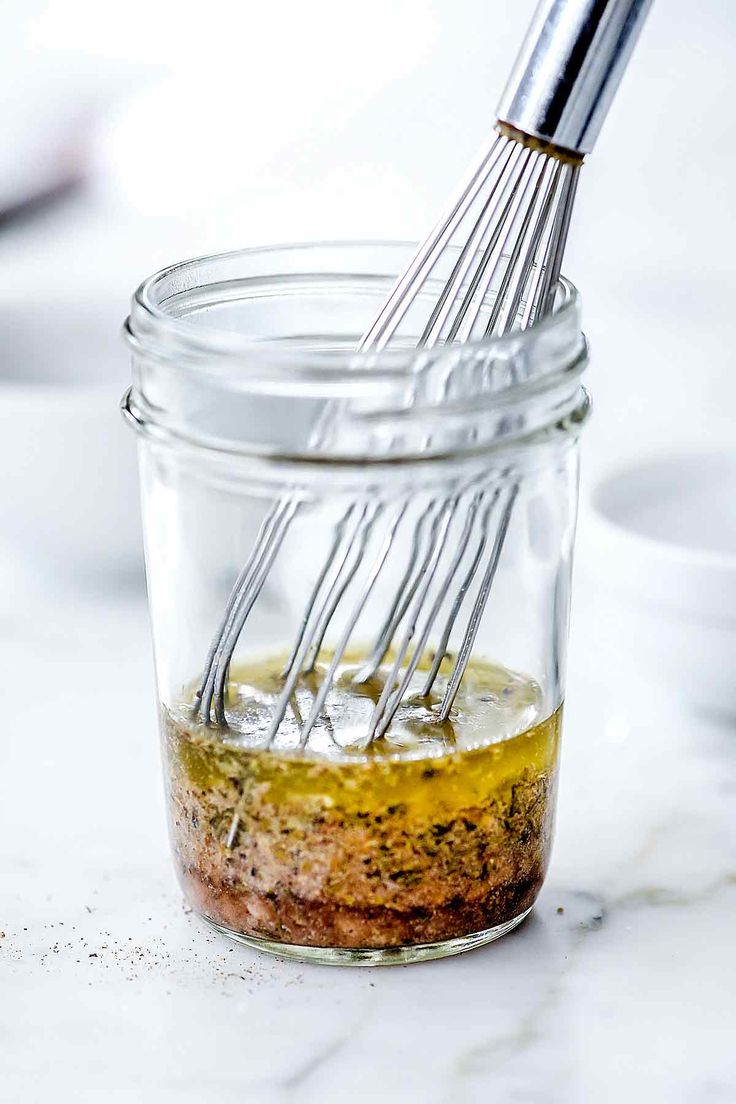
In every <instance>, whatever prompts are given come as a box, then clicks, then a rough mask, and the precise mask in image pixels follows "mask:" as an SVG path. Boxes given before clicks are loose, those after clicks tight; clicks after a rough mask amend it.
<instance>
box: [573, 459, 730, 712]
mask: <svg viewBox="0 0 736 1104" xmlns="http://www.w3.org/2000/svg"><path fill="white" fill-rule="evenodd" d="M581 537H582V541H581V545H582V548H581V551H582V557H581V558H582V564H581V567H582V570H583V572H584V573H585V574H586V575H587V576H588V577H589V578H591V579H593V580H594V582H595V590H594V603H595V618H594V624H595V629H594V631H595V633H596V634H597V637H596V643H597V646H599V647H600V648H601V651H602V653H605V652H607V653H608V656H609V659H611V660H612V662H614V664H615V666H616V667H617V668H619V669H620V670H621V671H623V672H628V673H629V674H630V675H631V676H633V677H636V678H637V679H638V680H639V681H642V680H643V681H646V682H650V683H653V684H657V683H658V684H662V683H664V684H666V685H667V686H668V687H669V688H670V691H674V692H675V693H677V694H679V695H682V697H683V698H685V699H688V700H690V701H692V702H694V703H697V704H698V705H699V706H705V707H707V708H711V709H714V710H719V711H723V710H726V711H728V712H736V454H733V453H730V454H712V453H698V452H693V453H691V454H685V455H679V456H671V457H663V458H659V459H652V460H647V461H641V462H638V463H637V464H636V465H634V466H632V467H629V468H627V469H626V470H623V471H620V472H617V473H615V474H613V475H610V476H608V477H606V478H604V479H603V480H602V481H601V482H600V483H599V484H598V485H597V486H596V487H595V489H594V491H593V493H592V495H591V498H590V502H589V503H588V505H587V511H586V513H585V514H584V517H583V524H582V526H581Z"/></svg>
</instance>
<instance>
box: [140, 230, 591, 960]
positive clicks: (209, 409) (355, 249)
mask: <svg viewBox="0 0 736 1104" xmlns="http://www.w3.org/2000/svg"><path fill="white" fill-rule="evenodd" d="M407 252H408V247H404V246H401V245H384V246H377V245H339V246H337V245H315V246H308V247H293V248H281V249H274V250H261V251H246V252H242V253H239V254H230V255H226V256H222V257H214V258H207V259H204V260H201V261H192V262H187V263H185V264H183V265H179V266H176V267H175V268H172V269H170V270H167V271H165V272H163V273H161V274H159V275H158V276H156V277H153V278H152V279H151V280H150V281H148V282H147V283H146V284H144V285H143V286H142V288H141V289H140V290H139V292H138V293H137V296H136V299H135V300H134V304H133V309H132V312H131V316H130V318H129V320H128V335H129V339H130V342H131V344H132V347H133V365H134V384H133V387H132V388H131V390H130V392H129V393H128V395H127V396H126V399H125V404H124V406H125V410H126V412H127V414H128V417H129V418H130V420H131V421H132V422H133V423H134V424H135V425H136V427H137V428H138V430H139V441H140V468H141V480H142V491H143V509H144V528H145V535H146V560H147V573H148V587H149V595H150V606H151V615H152V621H153V634H154V648H155V658H156V670H157V681H158V690H159V698H160V709H161V714H160V715H161V729H162V735H163V741H164V752H165V770H166V774H167V792H168V799H169V816H170V828H171V835H172V843H173V849H174V855H175V861H176V864H177V868H178V873H179V877H180V880H181V884H182V887H183V889H184V892H185V894H186V896H187V898H188V900H189V901H190V903H191V904H192V906H193V907H194V908H195V909H196V910H197V911H198V912H199V913H200V914H201V915H203V916H204V917H205V918H206V919H207V920H208V921H209V922H210V923H212V924H214V925H215V926H216V927H218V928H219V929H220V930H222V931H225V932H227V933H228V934H230V935H234V936H236V937H238V938H241V939H244V940H246V941H252V942H255V943H256V944H257V945H258V946H261V947H263V948H264V949H270V950H276V951H277V952H278V953H281V954H294V955H297V956H299V957H303V958H313V959H316V960H319V961H366V962H388V961H409V960H412V959H416V958H422V957H433V956H437V955H441V954H448V953H454V952H456V951H458V950H462V949H464V948H466V947H469V946H474V945H477V944H478V943H481V942H486V941H488V940H490V939H492V938H495V937H497V936H498V935H500V934H503V932H505V931H507V930H509V929H510V928H511V927H513V926H514V925H515V924H516V923H518V922H519V921H520V920H521V919H522V918H523V917H524V916H525V915H526V914H527V912H528V911H529V909H530V908H531V906H532V904H533V902H534V899H535V897H536V895H537V893H538V891H539V888H540V886H541V884H542V881H543V878H544V875H545V871H546V867H547V863H548V859H549V850H550V843H551V835H552V825H553V818H554V803H555V789H556V774H557V762H558V750H559V735H560V718H561V710H562V703H563V699H564V654H565V641H566V634H567V612H568V594H569V581H570V561H571V552H572V542H573V533H574V522H575V509H576V500H577V439H578V432H579V428H580V425H581V424H582V421H583V420H584V417H585V413H586V410H587V401H586V397H585V393H584V392H583V390H582V387H581V384H580V376H581V372H582V370H583V367H584V364H585V343H584V340H583V339H582V336H581V334H580V330H579V310H578V304H577V299H576V295H575V293H574V291H573V289H572V288H571V287H570V286H569V285H567V284H565V283H563V284H562V285H561V287H560V290H559V293H558V302H557V306H556V309H555V312H554V313H553V314H552V315H551V316H550V317H549V318H548V319H546V320H544V321H543V322H542V323H540V324H539V325H538V326H534V327H532V328H531V329H530V330H528V331H526V332H524V333H519V334H513V335H511V336H510V337H507V338H503V339H497V340H494V341H485V342H477V343H474V344H473V345H468V346H457V347H454V346H452V347H447V348H444V349H438V350H434V351H432V352H431V353H430V352H426V351H417V350H416V348H415V347H414V345H415V343H416V342H415V340H414V341H412V339H413V338H414V339H415V335H414V334H413V332H412V318H411V316H409V317H407V319H406V320H405V323H404V328H403V331H402V333H401V334H400V335H399V340H398V342H397V343H396V346H395V347H392V348H391V349H389V350H385V351H383V352H381V353H378V354H356V353H355V352H354V350H355V348H356V346H357V344H358V340H359V337H360V333H361V331H362V330H363V328H364V327H365V325H366V324H367V323H368V322H369V321H370V318H371V316H372V315H373V314H374V313H375V311H376V309H377V307H378V306H380V303H381V301H382V300H383V298H384V297H385V295H386V293H387V291H388V290H389V289H390V286H391V283H392V279H393V278H394V277H395V275H396V273H397V272H399V271H400V270H401V267H402V264H403V262H404V261H405V259H406V256H407ZM432 293H433V289H432V287H428V288H427V291H426V294H427V295H429V296H431V295H432ZM490 294H491V295H492V290H491V293H490ZM325 565H326V566H327V570H326V572H325ZM238 578H240V582H241V583H243V582H245V583H246V584H248V585H247V586H246V588H245V589H246V597H245V598H243V597H242V593H243V591H242V588H241V591H240V595H241V596H240V597H239V598H238V600H237V601H234V600H233V599H232V598H231V594H232V590H233V586H234V584H235V582H236V580H238ZM228 616H229V622H228ZM223 619H224V620H223ZM305 620H306V621H307V622H308V624H309V627H310V631H311V632H312V640H313V642H314V646H313V647H312V648H311V649H308V648H306V644H307V643H308V641H307V640H306V637H305V646H304V647H305V649H306V650H304V649H303V651H304V655H303V656H301V657H300V667H301V669H302V670H303V671H304V672H305V673H303V674H302V675H301V677H299V678H298V679H297V680H296V681H293V680H292V684H291V685H290V684H289V679H288V676H285V674H284V672H285V671H288V670H289V662H290V650H292V649H293V648H294V647H295V646H296V645H297V644H298V641H299V633H300V628H301V627H302V626H303V625H304V623H305ZM223 623H224V624H225V626H226V630H227V631H226V633H225V636H227V635H228V633H229V639H230V641H231V643H232V644H233V645H234V650H233V654H232V656H230V655H229V654H228V655H227V657H224V654H220V655H219V668H218V671H219V674H218V677H217V678H215V677H214V676H213V679H212V680H211V682H210V684H209V686H208V685H207V679H206V678H205V675H206V672H207V671H208V670H214V669H215V667H216V666H217V653H216V649H215V653H216V660H215V662H214V666H213V661H212V654H213V652H212V650H211V646H212V642H213V641H214V640H215V639H216V637H217V630H218V626H221V625H222V624H223ZM317 645H318V647H317ZM302 660H303V662H302ZM338 660H339V662H338ZM208 664H209V666H208ZM291 669H292V670H294V669H295V668H294V667H293V665H292V668H291ZM460 674H462V678H460V677H459V676H460ZM218 680H219V685H220V686H221V688H222V696H221V698H220V699H218V696H217V686H218ZM325 680H328V683H329V690H328V691H327V692H321V688H322V686H323V684H324V683H325ZM203 684H204V696H202V694H201V691H202V687H203ZM455 684H457V692H456V695H455V696H453V693H454V689H455ZM399 685H400V686H401V688H402V694H401V703H400V704H399V705H398V708H397V709H396V711H395V713H394V714H393V716H392V718H391V720H390V723H385V724H383V725H382V723H381V718H382V716H387V714H386V708H387V704H388V705H390V704H391V702H392V701H393V693H394V691H395V688H396V687H397V686H399ZM213 686H214V694H213ZM285 686H286V689H285ZM325 690H327V688H326V687H325ZM198 695H199V696H198ZM450 699H451V701H450ZM280 703H281V705H280ZM448 703H449V704H448ZM448 710H449V712H448ZM382 711H383V712H382ZM445 713H447V716H446V718H445ZM310 718H311V724H310V723H308V722H309V720H310ZM377 718H378V720H377ZM307 729H308V736H307V737H306V738H305V732H306V731H307ZM371 734H372V735H373V738H372V739H369V736H370V735H371Z"/></svg>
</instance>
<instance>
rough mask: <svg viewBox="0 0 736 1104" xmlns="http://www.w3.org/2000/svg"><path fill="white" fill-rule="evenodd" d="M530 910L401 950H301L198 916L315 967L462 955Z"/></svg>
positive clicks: (248, 942)
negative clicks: (457, 934)
mask: <svg viewBox="0 0 736 1104" xmlns="http://www.w3.org/2000/svg"><path fill="white" fill-rule="evenodd" d="M531 911H532V910H531V907H530V908H528V909H525V910H524V912H520V913H519V915H518V916H515V917H514V918H513V919H512V920H507V921H506V922H505V923H503V924H496V925H495V927H493V928H485V929H484V930H483V931H479V932H473V933H472V934H471V935H461V936H458V937H457V938H456V939H443V940H440V941H439V942H438V943H417V944H415V945H414V946H411V945H409V946H403V947H301V946H298V945H297V944H295V943H277V942H275V941H274V940H272V939H257V938H256V937H254V936H251V935H243V934H242V932H238V931H233V929H232V928H226V927H225V926H224V925H222V924H218V923H217V922H216V921H214V920H210V918H209V917H207V916H204V915H203V914H202V913H199V914H198V915H200V916H201V918H202V920H204V921H205V922H206V923H207V924H209V926H210V927H211V928H212V929H213V930H214V931H216V932H218V933H219V934H220V935H224V936H227V938H228V939H232V940H233V941H234V942H235V943H241V944H244V945H245V946H246V947H252V948H253V949H254V950H256V951H263V952H264V953H265V954H270V955H275V956H276V957H277V958H288V959H291V960H292V961H295V962H306V963H312V964H313V965H315V966H407V965H409V963H412V962H428V961H429V960H430V959H433V958H449V957H450V956H451V955H458V954H463V952H465V951H472V950H474V949H475V948H476V947H483V946H485V944H486V943H493V942H494V940H496V939H500V938H501V936H503V935H507V934H508V932H510V931H513V930H514V928H517V927H518V926H519V924H521V923H522V922H523V921H524V920H526V918H527V916H528V915H529V913H530V912H531Z"/></svg>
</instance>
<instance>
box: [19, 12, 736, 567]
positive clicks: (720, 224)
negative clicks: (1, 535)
mask: <svg viewBox="0 0 736 1104" xmlns="http://www.w3.org/2000/svg"><path fill="white" fill-rule="evenodd" d="M533 7H534V3H533V0H524V2H523V3H522V2H519V0H513V2H512V0H376V2H375V3H373V4H372V5H370V6H369V7H366V6H359V5H351V4H344V3H338V2H337V0H313V2H312V3H310V4H308V5H306V4H301V3H297V2H296V0H278V2H272V3H271V4H268V5H265V4H262V3H255V2H253V0H244V2H240V3H235V2H233V0H211V2H210V3H209V4H208V5H207V6H206V8H204V9H203V8H202V6H201V5H195V4H190V3H181V2H179V3H174V2H169V0H159V2H158V3H156V4H153V5H151V4H150V3H143V2H142V0H128V2H126V3H125V4H122V3H119V2H117V0H115V2H109V3H106V4H104V5H101V4H96V3H93V2H92V0H65V2H63V3H49V2H46V3H43V2H40V0H22V2H21V0H15V2H14V0H6V3H5V4H4V6H3V20H4V33H3V36H2V40H1V41H0V61H1V64H0V105H1V106H0V149H1V150H2V158H1V159H0V212H3V211H4V212H7V214H5V215H4V217H2V222H1V223H0V335H1V336H2V361H1V366H0V377H1V378H2V381H3V384H4V387H5V389H6V394H7V397H8V399H9V400H10V399H12V401H13V402H14V403H16V404H20V407H22V414H23V416H24V417H26V418H32V417H33V415H32V414H30V413H29V412H28V410H27V409H26V404H25V400H26V397H27V396H26V395H25V394H19V391H20V392H23V391H24V389H25V388H26V387H32V388H33V389H34V394H35V396H36V397H37V398H39V400H40V398H41V393H42V392H44V391H45V392H46V393H48V392H49V390H51V389H52V385H53V394H52V395H51V399H52V402H51V404H50V405H51V412H50V411H49V410H46V409H45V408H44V407H43V404H42V403H41V402H40V401H39V403H37V404H36V405H37V415H38V419H39V421H38V424H37V425H36V426H35V429H34V426H33V425H32V423H31V422H28V423H27V424H24V426H23V438H22V440H28V436H27V435H28V433H31V434H35V436H36V437H38V436H39V434H42V435H43V436H44V437H47V436H48V435H50V434H51V422H54V421H55V420H56V418H55V416H53V417H52V412H53V411H55V409H56V400H57V398H60V391H62V390H63V391H64V392H65V398H64V400H63V403H62V405H64V404H66V403H68V400H69V394H68V389H69V387H70V385H71V384H74V385H75V391H76V393H77V394H79V391H80V390H86V391H89V390H91V389H94V387H95V386H97V393H98V397H101V394H102V391H101V389H103V388H105V386H106V385H107V390H106V391H105V394H106V396H107V397H109V399H110V402H112V399H113V397H114V395H116V394H117V392H118V391H120V390H122V387H123V385H124V383H125V379H126V373H127V369H126V358H125V353H124V350H123V347H122V345H121V344H120V343H119V340H118V330H117V327H118V323H119V321H120V320H121V319H122V317H123V316H124V314H125V311H126V303H127V299H128V296H129V294H130V292H131V291H132V289H133V287H134V286H135V285H136V284H137V283H138V282H139V281H140V280H141V279H142V278H143V277H144V276H145V275H147V274H149V273H150V272H151V271H153V270H154V269H156V268H157V267H160V266H161V265H164V264H166V263H168V262H170V261H172V260H176V259H179V258H183V257H185V256H188V255H193V254H198V253H203V252H208V251H214V250H220V249H230V248H236V247H240V246H246V245H255V244H260V243H264V242H276V241H288V240H299V239H306V238H318V237H361V236H379V237H414V236H418V235H421V234H423V233H424V231H425V230H426V227H427V226H428V224H429V223H430V221H431V220H432V218H433V215H434V213H435V212H436V211H437V209H438V207H439V206H440V204H441V203H442V202H443V199H444V196H445V194H446V193H447V192H448V190H449V189H450V188H451V187H452V185H453V182H454V180H455V178H456V177H457V176H458V175H459V174H460V172H462V171H463V169H464V166H465V164H466V163H467V162H468V161H469V160H470V159H471V158H472V156H473V155H474V152H475V150H476V148H477V147H478V146H479V144H480V143H481V141H482V140H483V138H484V136H485V134H486V132H487V131H488V129H489V127H490V126H491V125H492V122H493V119H494V112H495V106H496V101H497V98H498V96H499V94H500V91H501V88H502V86H503V83H504V80H505V77H506V73H507V71H508V68H509V63H510V60H511V58H512V57H513V55H514V53H515V50H516V49H517V47H518V44H519V42H520V39H521V36H522V34H523V31H524V29H525V27H526V24H527V22H528V20H529V17H530V15H531V12H532V10H533ZM735 43H736V11H735V10H734V9H733V7H732V6H731V5H728V4H725V3H723V0H700V2H699V3H698V4H697V6H694V5H692V4H691V3H688V2H687V0H666V3H665V2H663V0H660V2H659V3H655V5H654V9H653V12H652V14H651V16H650V19H649V22H648V25H647V26H646V27H645V30H644V33H643V36H642V40H641V42H640V44H639V47H638V50H637V53H636V54H635V56H634V59H633V63H632V65H631V69H630V71H629V72H628V73H627V75H626V77H625V80H624V83H623V86H622V89H621V91H620V94H619V97H618V100H617V102H616V103H615V105H614V108H613V110H612V113H611V116H610V118H609V120H608V123H607V125H606V127H605V128H604V131H603V135H602V138H601V140H600V142H599V146H598V149H597V150H596V152H595V153H594V155H593V156H592V157H591V158H590V161H589V164H588V165H587V166H586V168H585V171H584V174H583V179H582V182H581V187H580V190H579V202H578V208H577V212H576V217H575V220H574V225H573V229H572V236H571V243H570V248H569V253H568V258H567V262H566V266H565V267H566V270H567V273H568V275H569V276H571V278H572V279H573V280H574V281H575V282H576V283H577V284H578V286H579V287H580V288H581V290H582V293H583V297H584V308H585V325H586V330H587V332H588V334H589V337H590V339H591V343H592V347H593V354H594V360H593V367H592V369H591V373H590V384H591V388H592V390H593V393H594V399H595V404H596V407H595V410H596V416H595V418H594V420H593V422H592V424H591V428H590V431H589V433H588V435H587V443H586V465H585V470H586V473H587V478H588V479H591V478H593V477H594V476H595V475H597V473H599V472H600V471H602V470H605V469H606V468H607V467H608V466H610V465H611V464H615V463H616V462H617V461H624V460H627V459H628V458H631V457H632V456H635V455H636V454H638V453H647V454H648V453H650V452H656V451H657V450H658V449H661V448H673V447H686V446H690V445H696V446H700V445H707V446H708V447H710V448H719V447H722V446H729V445H730V444H732V442H733V436H734V434H733V420H732V413H731V411H732V402H733V400H734V398H736V372H734V370H733V368H732V365H731V360H732V351H731V349H732V340H731V323H730V310H729V304H730V303H732V302H733V301H734V292H736V277H735V276H734V273H733V265H732V253H733V247H734V237H733V234H734V231H733V218H732V213H731V205H732V195H733V191H734V184H735V183H736V145H735V144H734V142H733V141H732V137H733V135H732V131H733V113H732V106H731V105H732V99H733V96H732V93H733V59H734V56H736V55H735V52H734V45H735ZM60 190H61V191H60ZM54 192H55V193H56V195H55V198H54V199H53V201H49V202H48V203H46V204H44V203H42V202H37V203H36V205H35V206H33V207H30V208H24V206H23V205H24V204H25V203H27V202H28V201H29V200H31V199H38V197H43V196H44V195H47V194H48V193H54ZM8 409H9V407H6V410H8ZM110 410H111V407H110V408H109V409H108V413H110ZM20 416H21V413H20V412H19V411H18V410H17V409H15V410H14V412H13V417H12V421H13V424H14V425H15V426H16V427H18V426H19V418H20ZM101 416H102V415H101ZM70 432H72V430H71V428H70V427H69V426H67V427H66V428H65V430H64V436H65V437H66V438H67V439H68V436H69V433H70ZM85 432H87V431H85ZM122 433H123V431H122V426H117V424H115V428H113V424H112V421H111V422H110V425H109V428H108V429H106V440H110V441H116V440H117V439H119V440H120V441H122V439H123V438H122ZM59 445H61V442H59ZM0 447H1V448H2V449H3V450H4V452H3V453H2V456H1V457H0V459H2V461H3V464H4V467H5V470H6V471H7V470H8V466H9V465H10V466H12V467H13V468H16V467H17V464H18V456H17V450H18V449H20V450H21V452H22V451H23V447H22V443H21V441H19V440H17V439H16V438H15V437H14V435H13V434H10V435H9V437H6V438H5V439H4V442H3V444H2V445H1V446H0ZM121 449H124V450H126V451H127V453H128V455H129V456H130V455H131V454H132V449H133V445H132V442H128V443H127V446H123V445H122V444H121ZM45 455H46V454H45ZM105 459H106V464H107V467H108V468H109V467H111V466H114V465H119V464H123V463H124V462H125V461H124V459H123V456H122V454H121V453H119V452H118V451H117V450H116V449H115V448H113V447H112V445H111V446H110V449H109V454H108V455H107V456H106V458H105ZM37 461H38V463H39V464H45V462H46V461H45V459H44V460H43V461H41V458H40V457H37ZM20 464H21V468H23V467H24V465H26V466H29V467H30V466H31V460H30V458H28V457H26V459H25V460H24V459H23V457H22V456H21V458H20ZM80 464H82V466H84V464H83V463H82V460H80V459H79V458H77V460H76V461H75V467H74V470H73V471H72V472H71V473H69V480H70V481H69V480H68V481H67V482H66V483H63V484H59V485H58V486H57V487H56V489H54V485H53V480H51V482H50V484H49V487H48V493H49V494H51V495H53V496H54V497H55V498H56V499H57V500H58V499H59V497H60V496H61V497H63V496H65V495H67V494H68V493H70V488H71V487H72V486H73V485H77V483H78V479H79V467H80ZM56 474H57V475H58V477H59V478H61V475H62V473H56ZM110 478H111V480H112V478H113V477H112V475H110ZM34 479H36V482H35V483H34V484H33V488H32V493H34V494H35V493H39V494H40V493H42V487H43V479H41V480H40V482H39V477H38V474H37V473H36V475H35V476H34ZM49 479H51V476H50V475H49ZM102 482H104V480H103V481H102ZM109 486H110V487H112V486H113V483H112V482H111V483H110V484H109ZM34 488H35V489H34ZM97 490H98V488H97V487H95V488H92V489H91V498H94V497H97ZM115 493H116V494H117V493H121V494H122V490H119V489H118V490H116V492H115ZM4 494H5V498H6V499H8V498H10V499H11V501H10V502H9V503H8V502H7V501H6V502H5V503H0V505H5V506H6V508H7V509H9V510H10V511H11V512H12V513H14V515H15V522H16V523H17V524H15V525H14V526H10V528H13V529H14V530H17V529H18V526H20V531H22V532H26V533H29V532H30V533H31V534H33V533H34V528H33V518H32V517H30V516H27V515H29V513H30V512H31V511H30V507H31V505H32V503H31V502H29V500H28V496H27V495H25V493H24V491H23V488H22V487H20V486H18V485H16V486H15V487H13V488H10V489H6V491H5V492H4ZM80 494H82V491H81V490H80ZM13 496H15V497H13ZM90 502H91V499H90ZM129 504H130V499H127V500H126V509H128V508H129ZM90 508H91V506H90ZM85 509H87V506H86V505H85ZM70 511H71V513H70V514H69V515H68V516H69V517H72V518H73V517H75V516H77V515H79V513H80V511H79V510H76V509H74V508H73V507H70ZM47 512H48V507H47ZM6 516H7V514H6ZM83 516H87V515H86V514H83ZM100 524H103V525H104V524H109V521H108V519H106V518H102V519H101V521H100ZM80 525H82V522H80ZM4 528H7V527H4ZM62 528H63V527H62V526H57V528H56V529H54V530H52V529H49V528H48V527H47V528H46V529H44V530H43V533H41V531H39V533H41V535H42V537H43V539H44V541H46V540H47V538H48V540H50V541H51V548H52V549H53V546H54V541H55V540H56V539H58V540H59V541H60V542H61V543H62V544H63V545H64V546H65V548H66V550H67V551H68V550H69V549H70V545H71V544H72V543H73V542H71V541H70V540H69V539H68V537H69V535H68V534H66V536H65V535H64V534H63V533H62V531H61V529H62ZM82 535H83V537H84V539H86V537H87V536H88V535H89V534H82ZM116 538H117V539H120V540H121V541H122V540H124V536H123V534H122V533H121V532H119V531H118V533H117V534H116ZM49 550H50V549H49V546H48V543H46V546H45V549H44V551H45V552H48V551H49Z"/></svg>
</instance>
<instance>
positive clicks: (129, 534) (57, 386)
mask: <svg viewBox="0 0 736 1104" xmlns="http://www.w3.org/2000/svg"><path fill="white" fill-rule="evenodd" d="M124 309H125V304H121V303H118V302H114V301H112V302H111V301H109V300H104V301H100V302H95V301H89V300H78V299H65V298H64V296H63V292H62V293H61V294H60V295H59V297H58V299H55V300H54V301H53V302H43V301H42V302H29V301H27V300H23V301H13V300H11V299H8V298H3V299H0V465H1V470H2V472H3V476H4V477H3V479H2V480H0V540H2V541H3V542H9V543H10V544H12V545H14V546H15V548H14V551H15V553H16V555H17V554H18V552H19V551H20V553H21V554H22V556H23V558H24V559H25V560H26V561H27V562H33V561H39V562H41V561H46V565H47V566H48V565H49V564H51V565H52V566H53V567H54V569H61V570H68V571H70V572H72V573H75V574H76V573H80V572H82V573H93V574H94V573H96V572H101V571H102V572H106V573H107V572H111V571H112V572H122V573H130V572H131V571H132V570H135V569H136V568H138V567H140V564H141V534H140V521H139V512H140V511H139V505H138V489H137V475H136V457H135V443H134V440H133V435H132V434H131V433H129V432H128V431H127V430H126V427H125V426H124V424H123V421H122V418H121V417H120V414H119V411H118V403H119V400H120V396H121V394H122V392H123V390H124V388H125V386H126V383H127V380H128V375H129V368H128V362H127V357H126V353H125V348H124V346H123V343H122V340H121V337H120V324H121V321H122V317H123V314H124Z"/></svg>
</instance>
